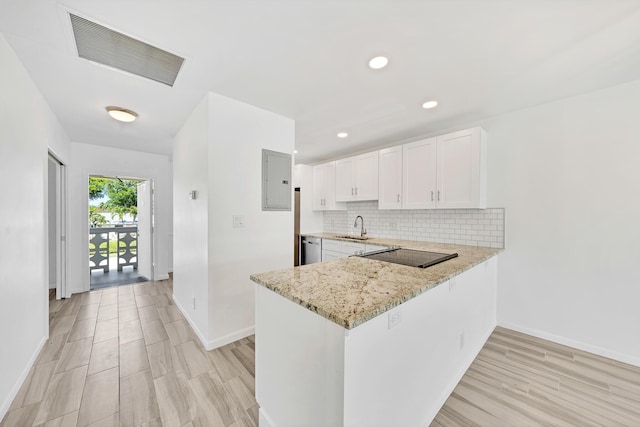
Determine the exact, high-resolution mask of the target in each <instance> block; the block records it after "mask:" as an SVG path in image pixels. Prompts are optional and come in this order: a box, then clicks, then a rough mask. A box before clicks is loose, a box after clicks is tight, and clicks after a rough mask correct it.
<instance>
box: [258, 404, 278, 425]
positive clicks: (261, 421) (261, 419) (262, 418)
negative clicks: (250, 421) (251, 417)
mask: <svg viewBox="0 0 640 427" xmlns="http://www.w3.org/2000/svg"><path fill="white" fill-rule="evenodd" d="M258 425H259V426H260V427H276V424H275V423H274V422H273V420H272V419H271V417H269V415H268V414H267V412H266V411H265V410H264V408H262V407H261V408H260V409H258Z"/></svg>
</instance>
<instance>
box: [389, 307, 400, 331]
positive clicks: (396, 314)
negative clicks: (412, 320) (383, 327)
mask: <svg viewBox="0 0 640 427" xmlns="http://www.w3.org/2000/svg"><path fill="white" fill-rule="evenodd" d="M400 322H402V311H400V309H397V310H393V311H390V312H389V329H391V328H394V327H396V326H398V324H399V323H400Z"/></svg>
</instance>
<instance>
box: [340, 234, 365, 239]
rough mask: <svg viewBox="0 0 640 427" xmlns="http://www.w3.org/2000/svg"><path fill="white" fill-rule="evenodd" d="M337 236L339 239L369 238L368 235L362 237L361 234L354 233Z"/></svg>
mask: <svg viewBox="0 0 640 427" xmlns="http://www.w3.org/2000/svg"><path fill="white" fill-rule="evenodd" d="M336 237H337V238H338V239H353V240H367V239H368V237H366V236H364V237H360V236H354V235H353V234H336Z"/></svg>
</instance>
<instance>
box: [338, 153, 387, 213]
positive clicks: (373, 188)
mask: <svg viewBox="0 0 640 427" xmlns="http://www.w3.org/2000/svg"><path fill="white" fill-rule="evenodd" d="M356 200H378V152H377V151H374V152H372V153H365V154H360V155H358V156H353V157H348V158H346V159H341V160H337V161H336V201H337V202H350V201H356Z"/></svg>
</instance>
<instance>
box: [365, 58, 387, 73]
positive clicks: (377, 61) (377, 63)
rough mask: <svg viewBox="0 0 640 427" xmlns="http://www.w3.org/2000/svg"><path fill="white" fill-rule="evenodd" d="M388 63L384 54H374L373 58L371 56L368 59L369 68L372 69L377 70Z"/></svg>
mask: <svg viewBox="0 0 640 427" xmlns="http://www.w3.org/2000/svg"><path fill="white" fill-rule="evenodd" d="M388 63H389V58H387V57H386V56H376V57H375V58H371V59H370V60H369V68H373V69H374V70H379V69H380V68H384V67H386V66H387V64H388Z"/></svg>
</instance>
